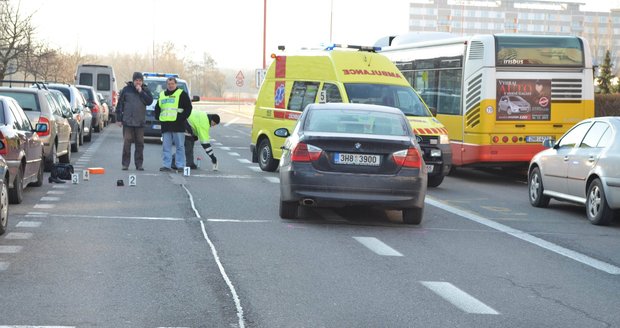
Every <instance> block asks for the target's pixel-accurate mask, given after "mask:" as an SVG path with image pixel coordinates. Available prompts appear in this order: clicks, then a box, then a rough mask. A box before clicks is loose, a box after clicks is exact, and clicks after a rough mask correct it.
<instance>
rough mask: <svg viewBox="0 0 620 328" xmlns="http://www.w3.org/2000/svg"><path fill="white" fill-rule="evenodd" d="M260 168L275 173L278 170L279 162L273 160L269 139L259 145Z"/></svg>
mask: <svg viewBox="0 0 620 328" xmlns="http://www.w3.org/2000/svg"><path fill="white" fill-rule="evenodd" d="M258 166H260V169H261V170H263V171H267V172H273V171H275V170H276V168H278V160H277V159H274V158H273V151H272V150H271V143H270V142H269V139H267V138H265V139H263V140H261V142H260V144H259V145H258Z"/></svg>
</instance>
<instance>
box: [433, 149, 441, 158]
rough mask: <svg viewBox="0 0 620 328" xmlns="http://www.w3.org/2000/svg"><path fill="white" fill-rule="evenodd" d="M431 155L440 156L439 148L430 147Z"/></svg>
mask: <svg viewBox="0 0 620 328" xmlns="http://www.w3.org/2000/svg"><path fill="white" fill-rule="evenodd" d="M431 157H441V149H431Z"/></svg>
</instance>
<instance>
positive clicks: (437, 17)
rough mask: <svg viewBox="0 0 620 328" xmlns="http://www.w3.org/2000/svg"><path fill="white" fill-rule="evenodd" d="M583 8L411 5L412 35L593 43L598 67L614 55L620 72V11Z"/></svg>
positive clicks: (443, 1) (491, 2) (425, 0)
mask: <svg viewBox="0 0 620 328" xmlns="http://www.w3.org/2000/svg"><path fill="white" fill-rule="evenodd" d="M583 4H584V3H583V2H573V1H535V0H501V1H500V0H411V3H410V7H409V30H410V31H411V32H425V31H433V32H449V33H452V34H455V35H459V36H461V35H472V34H488V33H521V34H546V35H576V36H581V37H583V38H585V39H586V40H588V43H589V44H590V49H591V52H592V58H593V61H594V65H600V64H601V63H603V59H604V58H605V53H606V51H607V50H609V51H610V53H611V59H612V63H613V68H612V71H613V72H614V74H616V75H618V73H619V72H620V67H619V64H620V63H619V60H620V9H612V10H611V11H609V12H592V11H582V10H581V9H580V8H581V5H583Z"/></svg>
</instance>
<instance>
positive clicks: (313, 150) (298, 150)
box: [291, 142, 323, 162]
mask: <svg viewBox="0 0 620 328" xmlns="http://www.w3.org/2000/svg"><path fill="white" fill-rule="evenodd" d="M322 152H323V150H322V149H321V148H319V147H315V146H312V145H308V144H305V143H303V142H300V143H298V144H297V145H296V146H295V148H294V149H293V152H292V154H291V161H293V162H312V161H316V160H317V159H319V157H321V153H322Z"/></svg>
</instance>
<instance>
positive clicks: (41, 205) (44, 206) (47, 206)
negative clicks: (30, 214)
mask: <svg viewBox="0 0 620 328" xmlns="http://www.w3.org/2000/svg"><path fill="white" fill-rule="evenodd" d="M33 207H34V208H43V209H51V208H55V207H56V204H35V205H34V206H33Z"/></svg>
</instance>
